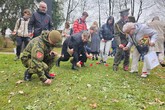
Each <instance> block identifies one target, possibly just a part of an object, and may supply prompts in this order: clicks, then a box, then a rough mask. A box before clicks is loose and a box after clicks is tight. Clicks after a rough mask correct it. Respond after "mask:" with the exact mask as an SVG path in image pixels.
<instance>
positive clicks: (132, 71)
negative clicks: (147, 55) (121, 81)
mask: <svg viewBox="0 0 165 110" xmlns="http://www.w3.org/2000/svg"><path fill="white" fill-rule="evenodd" d="M129 72H130V73H138V71H134V70H131V71H129Z"/></svg>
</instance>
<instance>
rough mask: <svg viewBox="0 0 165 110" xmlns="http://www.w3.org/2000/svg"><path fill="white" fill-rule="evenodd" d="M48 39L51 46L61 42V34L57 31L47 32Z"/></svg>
mask: <svg viewBox="0 0 165 110" xmlns="http://www.w3.org/2000/svg"><path fill="white" fill-rule="evenodd" d="M49 38H50V40H51V42H52V43H53V44H55V43H57V42H59V41H60V40H61V33H60V32H59V31H57V30H52V31H50V32H49Z"/></svg>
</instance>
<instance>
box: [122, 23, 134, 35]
mask: <svg viewBox="0 0 165 110" xmlns="http://www.w3.org/2000/svg"><path fill="white" fill-rule="evenodd" d="M133 28H135V23H132V22H128V23H126V24H125V25H124V26H123V32H124V33H128V32H130V30H131V29H133Z"/></svg>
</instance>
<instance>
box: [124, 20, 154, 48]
mask: <svg viewBox="0 0 165 110" xmlns="http://www.w3.org/2000/svg"><path fill="white" fill-rule="evenodd" d="M135 28H136V30H135V34H134V35H133V36H132V37H133V39H135V41H136V43H138V42H139V41H140V40H141V39H142V38H143V37H144V35H148V36H149V37H150V42H152V43H155V42H156V40H157V32H156V31H155V30H153V29H151V28H149V27H148V26H147V25H146V24H140V23H136V24H135ZM129 37H130V36H129ZM132 45H134V43H133V41H132V39H131V38H130V39H129V42H128V44H127V47H129V48H131V47H132Z"/></svg>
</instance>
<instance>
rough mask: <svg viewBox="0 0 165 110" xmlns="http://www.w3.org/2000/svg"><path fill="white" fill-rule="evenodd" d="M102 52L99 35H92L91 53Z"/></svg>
mask: <svg viewBox="0 0 165 110" xmlns="http://www.w3.org/2000/svg"><path fill="white" fill-rule="evenodd" d="M99 50H100V37H99V34H98V33H93V34H92V35H91V52H99Z"/></svg>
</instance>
